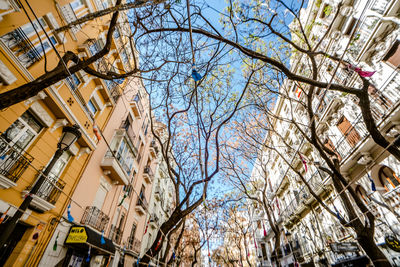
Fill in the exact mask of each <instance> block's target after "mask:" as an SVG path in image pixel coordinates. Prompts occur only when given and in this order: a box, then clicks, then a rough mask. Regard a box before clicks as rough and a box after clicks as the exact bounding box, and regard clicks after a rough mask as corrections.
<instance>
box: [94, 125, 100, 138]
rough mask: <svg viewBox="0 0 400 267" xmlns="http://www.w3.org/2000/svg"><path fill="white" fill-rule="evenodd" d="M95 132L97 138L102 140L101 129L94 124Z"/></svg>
mask: <svg viewBox="0 0 400 267" xmlns="http://www.w3.org/2000/svg"><path fill="white" fill-rule="evenodd" d="M93 133H94V135H96V138H97V140H98V141H100V140H101V134H100V130H99V128H98V127H97V125H93Z"/></svg>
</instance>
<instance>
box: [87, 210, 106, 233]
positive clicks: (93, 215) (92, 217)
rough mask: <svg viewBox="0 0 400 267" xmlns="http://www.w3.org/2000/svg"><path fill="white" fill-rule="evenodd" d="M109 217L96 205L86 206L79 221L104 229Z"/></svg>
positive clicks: (97, 228) (100, 229)
mask: <svg viewBox="0 0 400 267" xmlns="http://www.w3.org/2000/svg"><path fill="white" fill-rule="evenodd" d="M109 221H110V218H109V217H108V216H107V215H106V214H105V213H104V212H102V211H101V210H99V209H98V208H97V207H94V206H88V207H86V209H85V213H84V214H83V216H82V220H81V223H83V224H86V225H89V226H91V227H93V228H94V229H96V230H98V231H100V232H101V231H104V230H105V228H106V227H107V224H108V222H109Z"/></svg>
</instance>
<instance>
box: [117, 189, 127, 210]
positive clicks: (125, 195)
mask: <svg viewBox="0 0 400 267" xmlns="http://www.w3.org/2000/svg"><path fill="white" fill-rule="evenodd" d="M127 197H128V192H125V194H124V196H123V197H122V199H121V202H120V203H119V204H118V207H120V206H121V205H122V203H124V200H125V198H127Z"/></svg>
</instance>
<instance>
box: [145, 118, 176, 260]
mask: <svg viewBox="0 0 400 267" xmlns="http://www.w3.org/2000/svg"><path fill="white" fill-rule="evenodd" d="M155 128H157V129H158V130H159V136H161V137H163V136H165V135H164V131H165V125H161V124H160V123H157V124H156V126H155ZM153 142H154V143H155V142H156V140H153ZM156 152H157V153H158V148H157V150H156ZM174 207H175V187H174V185H173V183H172V181H171V179H170V178H169V174H168V166H167V164H166V162H165V160H164V158H163V157H162V155H161V153H158V166H157V169H156V170H155V174H154V180H153V188H152V192H151V196H150V201H149V211H150V213H148V214H147V218H146V226H145V230H144V235H143V238H142V242H141V250H140V255H141V256H143V255H144V253H146V251H147V250H148V249H149V248H150V247H151V245H152V244H153V242H154V241H155V238H156V236H157V232H158V230H159V229H160V227H161V225H162V224H163V223H164V222H165V221H166V220H168V218H169V216H170V215H171V213H172V211H173V210H174ZM167 242H168V241H167V240H165V241H164V243H163V244H162V246H161V249H160V252H159V253H158V255H157V258H154V259H153V263H154V264H156V265H157V264H160V265H161V264H163V263H162V262H161V259H162V258H163V256H164V254H165V253H167V254H168V255H167V257H166V258H167V259H169V257H168V256H170V255H171V254H172V253H171V252H170V251H166V248H167Z"/></svg>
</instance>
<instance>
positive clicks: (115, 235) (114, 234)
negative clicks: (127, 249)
mask: <svg viewBox="0 0 400 267" xmlns="http://www.w3.org/2000/svg"><path fill="white" fill-rule="evenodd" d="M108 238H109V239H111V240H112V241H113V242H114V243H117V244H120V243H121V239H122V229H121V228H117V227H116V226H115V225H111V228H110V234H109V235H108Z"/></svg>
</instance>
